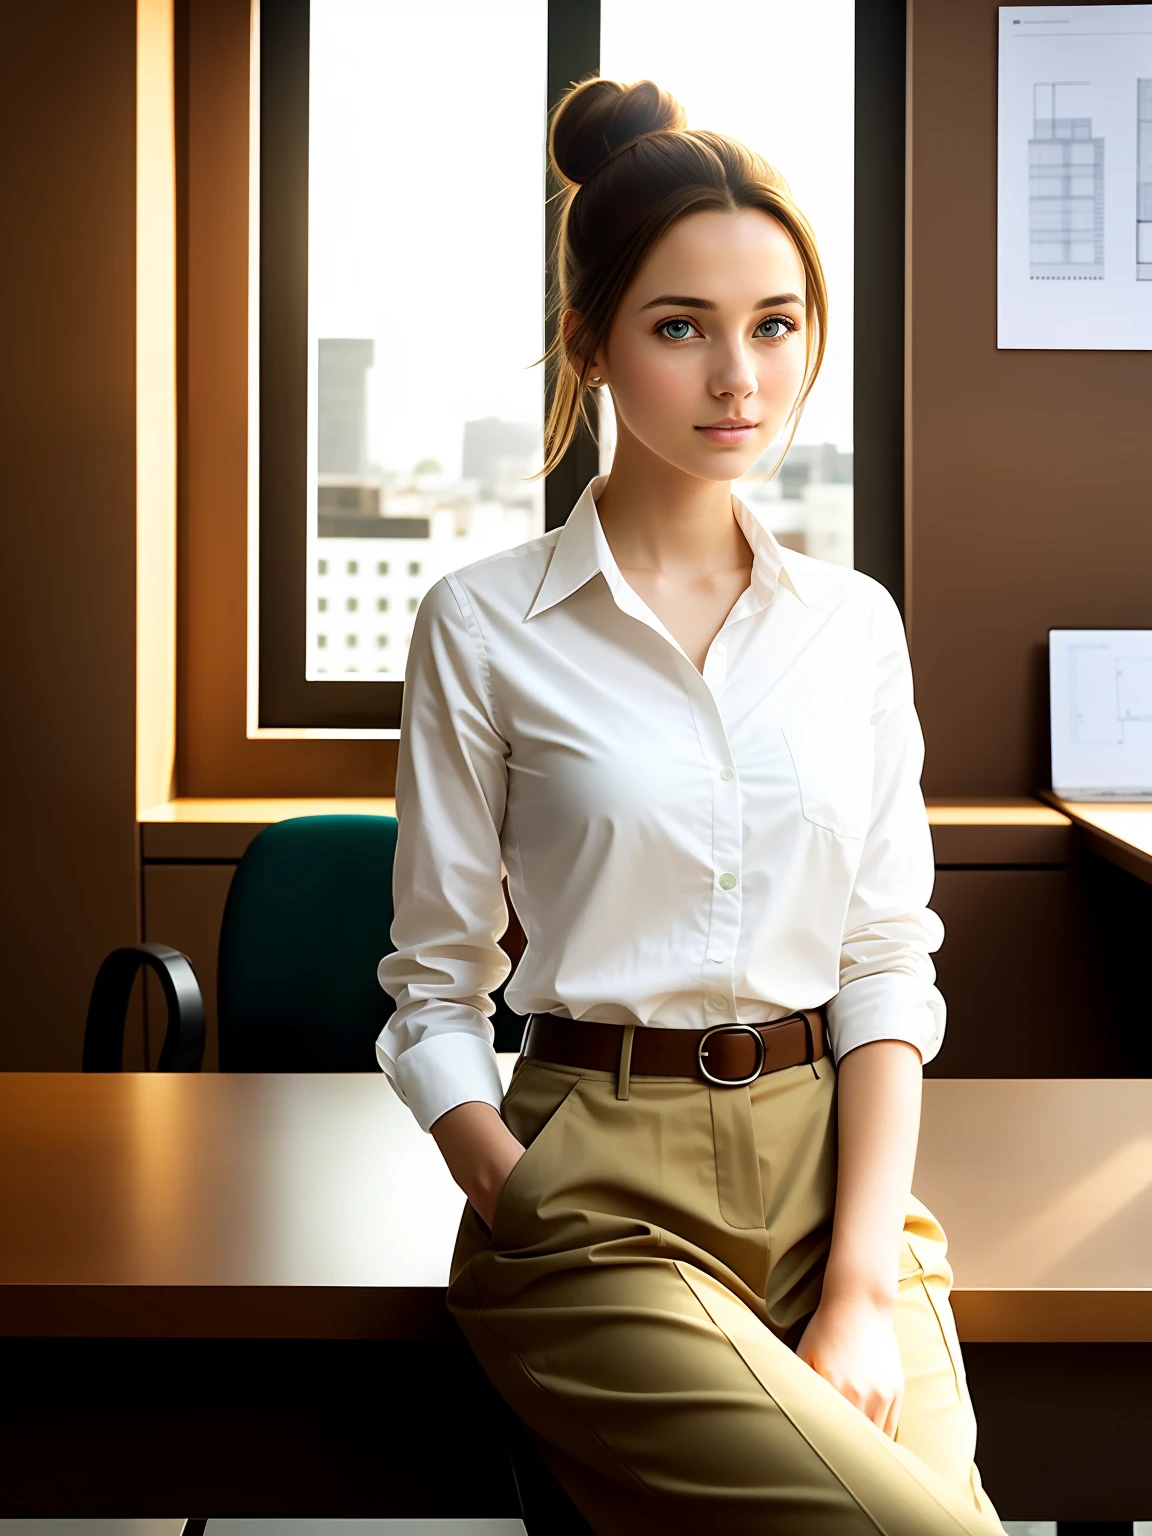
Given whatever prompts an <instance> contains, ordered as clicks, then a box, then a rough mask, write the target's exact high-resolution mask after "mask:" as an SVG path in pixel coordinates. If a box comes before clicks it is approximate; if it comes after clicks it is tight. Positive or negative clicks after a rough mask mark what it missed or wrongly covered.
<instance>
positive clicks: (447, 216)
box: [309, 0, 853, 474]
mask: <svg viewBox="0 0 1152 1536" xmlns="http://www.w3.org/2000/svg"><path fill="white" fill-rule="evenodd" d="M311 14H312V37H311V92H312V96H311V122H310V128H311V146H310V160H311V164H310V175H309V204H310V208H309V218H310V247H309V250H310V332H311V336H312V338H313V345H312V356H313V358H314V357H315V338H317V337H320V336H359V337H372V338H374V339H375V341H376V366H375V368H374V370H373V372H372V374H371V376H370V395H369V412H370V421H369V454H370V457H372V458H374V459H375V460H377V461H378V462H379V463H381V464H383V465H384V466H385V467H387V468H396V469H408V468H411V466H412V465H413V464H414V463H415V462H416V461H417V460H418V459H420V458H422V457H424V456H426V455H431V456H433V457H435V458H437V459H439V460H440V461H441V463H442V464H443V465H444V468H445V470H446V471H447V472H448V473H449V474H458V473H459V469H460V448H461V437H462V423H463V422H464V421H465V420H470V419H473V418H476V417H480V416H490V415H491V416H500V417H503V418H504V419H505V420H510V421H532V420H539V419H540V417H541V414H542V409H543V407H542V393H543V377H542V376H543V369H542V368H540V367H533V366H532V364H533V363H534V362H535V361H536V359H537V358H538V357H539V356H540V354H541V352H542V351H543V346H544V340H543V332H542V316H541V308H542V295H541V286H542V283H541V267H542V263H543V241H544V221H543V196H542V188H543V166H544V125H545V112H546V103H545V94H544V93H545V51H546V20H547V5H546V0H424V3H423V4H422V5H420V6H416V5H414V4H412V3H411V0H312V7H311ZM703 18H708V19H707V20H705V19H703ZM852 18H853V4H852V3H851V0H726V3H725V5H724V7H723V8H722V10H721V9H720V8H716V9H714V10H712V11H708V10H706V9H704V8H702V7H701V5H700V3H699V0H602V52H601V71H602V73H603V74H605V75H607V76H612V77H614V78H616V79H620V80H625V81H628V80H635V79H640V78H643V77H645V76H646V77H648V78H651V79H653V80H655V81H656V82H657V83H658V84H659V85H661V86H662V87H663V88H664V89H666V90H669V91H671V92H672V93H673V95H675V96H677V97H678V98H679V100H680V101H681V102H682V103H683V105H684V108H685V110H686V112H687V115H688V125H689V127H698V128H711V129H716V130H718V131H720V132H724V133H731V134H733V135H734V136H735V137H737V138H740V139H742V140H743V141H744V142H745V143H746V144H748V145H749V146H750V147H751V148H752V149H755V150H757V151H758V152H759V153H761V154H763V155H765V156H766V158H768V159H769V160H771V161H772V162H773V163H774V164H775V165H776V166H777V168H778V169H779V170H780V171H782V172H783V174H784V176H785V177H786V178H787V180H788V181H789V183H790V184H791V187H792V191H793V193H794V195H795V197H796V199H797V201H798V202H799V204H800V206H801V207H802V208H803V209H804V211H805V213H806V214H807V215H808V217H809V219H810V220H811V221H812V223H813V225H814V227H815V229H816V234H817V238H818V240H819V242H820V248H821V253H822V256H823V258H824V261H825V265H826V269H827V274H828V281H829V286H830V289H831V299H832V324H831V334H830V338H829V348H828V354H827V359H826V362H825V365H824V371H823V374H822V376H821V379H820V381H819V383H818V384H817V387H816V390H815V391H814V392H813V394H812V397H811V399H810V401H809V403H808V406H807V408H806V411H805V417H804V421H803V423H802V424H801V429H800V432H799V434H798V438H797V440H798V441H800V442H821V441H831V442H835V443H837V444H838V445H839V446H840V447H841V448H844V449H849V448H851V445H852V391H851V370H852V357H851V334H852V315H851V304H852V163H853V140H852V118H853V30H852V29H853V19H852Z"/></svg>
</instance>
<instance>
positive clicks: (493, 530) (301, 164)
mask: <svg viewBox="0 0 1152 1536" xmlns="http://www.w3.org/2000/svg"><path fill="white" fill-rule="evenodd" d="M856 4H859V0H856ZM861 16H862V18H863V20H864V24H863V25H862V26H861V27H860V28H859V29H857V27H856V15H855V5H854V3H853V0H735V9H731V8H730V10H729V11H728V12H726V13H725V25H724V27H723V28H714V29H711V30H709V29H707V28H705V29H703V30H701V29H700V27H699V25H698V20H699V10H698V7H697V6H695V5H694V4H691V3H690V0H429V3H428V4H427V5H425V6H423V7H420V8H416V7H412V6H410V5H408V4H406V3H403V0H374V3H372V4H366V3H364V0H278V4H277V5H276V6H272V5H264V6H263V7H262V9H261V13H260V38H261V65H260V68H261V76H260V95H259V100H260V137H259V145H260V159H259V177H258V181H259V207H260V240H259V243H258V251H259V272H258V281H259V336H260V349H259V379H260V395H259V434H258V444H259V447H258V463H259V501H260V509H261V515H260V522H259V527H260V541H261V543H260V550H261V583H260V623H259V657H260V678H259V725H260V726H261V727H265V726H266V727H273V728H279V729H282V728H296V727H299V728H302V729H309V728H320V729H322V730H324V731H326V732H329V733H330V732H333V731H335V732H337V733H341V734H358V733H362V732H367V733H369V734H381V733H383V734H391V735H394V734H395V733H396V728H397V726H398V723H399V715H400V699H401V691H402V686H403V684H402V679H403V674H404V664H405V661H406V657H407V648H408V643H409V636H408V634H407V633H396V634H394V635H393V636H392V643H391V645H388V646H386V645H385V642H386V640H387V637H386V636H377V637H376V648H377V650H383V649H385V648H387V650H388V656H387V660H386V661H385V660H384V658H380V662H381V664H380V665H379V666H377V667H375V669H374V670H373V671H372V672H371V675H365V673H364V672H363V671H359V670H358V668H357V665H356V663H357V661H358V659H359V658H358V657H357V656H356V655H355V654H354V653H355V650H356V645H355V641H354V638H353V637H351V636H349V638H348V640H347V641H346V643H345V644H344V645H342V646H340V645H338V646H337V647H336V654H335V655H333V654H332V648H331V647H328V646H326V644H325V643H323V642H322V640H321V637H320V636H319V634H316V633H315V632H314V631H313V630H312V629H311V627H310V626H308V625H306V623H305V615H306V614H307V613H308V612H309V611H320V612H323V611H325V609H324V607H322V606H321V604H322V603H326V602H327V598H328V597H329V596H331V597H332V599H333V602H334V603H336V604H339V603H340V602H341V601H343V605H344V608H345V611H346V612H348V613H355V612H357V611H358V609H359V606H360V598H361V597H362V598H363V600H364V603H365V604H366V605H368V606H370V607H371V606H372V605H373V604H374V611H375V612H376V613H378V614H383V613H388V612H390V611H396V607H397V606H398V605H402V608H401V611H403V612H405V613H406V614H407V615H408V616H409V622H410V621H411V615H412V614H414V613H415V612H416V610H417V609H418V607H419V603H420V600H421V598H422V596H423V594H424V593H425V592H426V591H427V590H428V588H429V587H430V586H432V585H433V584H434V583H435V582H436V581H437V580H439V578H440V577H441V576H442V575H443V574H444V573H445V572H446V571H449V570H452V569H455V568H456V567H458V566H460V565H463V564H466V563H468V562H470V561H472V560H475V559H477V558H481V557H482V556H484V555H485V554H488V553H494V552H496V551H497V550H499V549H502V548H507V547H509V546H510V545H513V544H517V543H520V542H523V541H524V540H526V539H529V538H532V537H535V536H537V535H538V534H539V533H541V532H543V531H544V529H545V528H546V527H548V528H550V527H556V526H558V525H559V524H560V523H561V522H562V521H563V520H564V518H565V517H566V516H567V513H568V511H569V509H570V507H571V505H572V502H573V501H574V500H575V498H576V496H577V495H578V494H579V493H580V491H581V490H582V489H583V488H584V486H585V484H586V483H587V480H588V479H589V478H590V476H591V475H593V474H595V473H596V472H597V470H598V469H599V470H601V471H604V470H606V469H607V468H608V467H609V466H610V463H611V454H612V445H613V437H614V433H613V423H612V420H611V408H610V403H609V402H608V396H607V395H606V394H605V393H602V394H600V395H599V396H598V398H599V399H600V401H601V402H602V406H604V407H605V409H604V415H603V418H602V422H601V432H600V437H601V442H600V445H599V449H597V447H596V445H595V444H594V443H592V442H591V441H590V440H589V439H588V438H587V436H586V435H584V434H581V436H580V438H578V440H577V442H576V443H575V444H574V445H573V447H572V448H571V449H570V451H569V454H568V455H567V457H566V459H565V463H564V464H563V465H561V466H560V467H559V468H558V469H557V470H556V471H555V472H554V473H553V475H551V476H550V477H549V480H548V482H547V483H546V484H545V483H543V482H541V481H539V480H537V481H533V482H529V481H527V480H526V478H525V477H526V476H527V475H528V474H530V473H532V472H534V471H535V470H537V469H538V468H539V465H540V462H541V453H542V446H543V444H542V435H543V434H542V424H543V415H544V396H545V387H546V385H547V382H548V381H547V380H546V379H545V378H544V377H543V373H544V370H543V368H542V367H533V366H532V365H533V364H534V363H536V361H537V359H538V358H540V357H541V355H542V353H543V351H544V349H545V345H546V340H547V336H546V326H545V311H544V295H545V282H546V273H545V264H544V252H545V249H546V248H547V247H548V246H549V245H550V241H551V238H552V237H553V235H554V220H555V212H554V207H553V204H552V203H549V202H548V199H547V196H546V194H549V193H554V192H555V190H556V189H555V187H552V186H546V184H545V176H544V171H545V133H546V125H547V111H548V107H549V104H550V103H551V102H553V101H555V99H556V98H557V96H558V95H559V94H560V93H561V91H563V90H564V89H565V88H566V87H567V85H568V84H569V82H570V81H572V80H574V79H580V78H582V77H583V76H585V75H587V74H588V73H590V72H592V71H594V70H596V69H600V70H602V71H603V72H604V73H605V74H607V75H611V76H614V77H616V78H620V79H636V78H640V77H642V76H650V77H652V78H654V79H656V80H658V81H660V82H661V83H662V84H664V85H666V86H667V88H668V89H669V90H671V91H672V92H673V93H674V94H676V95H677V96H678V97H679V99H680V100H681V101H682V102H683V104H684V106H685V108H686V111H687V114H688V120H689V124H690V126H701V127H709V128H716V129H719V130H721V131H724V132H729V133H732V134H734V135H735V136H737V137H738V138H742V139H744V140H745V141H746V142H747V143H749V144H750V145H751V146H752V147H753V148H755V149H757V150H759V151H760V152H762V153H763V154H764V155H765V156H766V157H767V158H768V159H769V160H771V161H772V162H773V163H775V164H776V165H778V166H779V168H780V169H781V170H782V171H783V172H784V174H785V175H787V176H788V178H789V180H790V182H791V184H792V188H793V191H794V193H795V195H796V198H797V201H798V202H799V204H800V206H801V207H802V208H803V209H804V210H805V212H806V213H807V214H808V215H809V216H810V218H811V219H812V222H813V224H814V226H815V229H816V233H817V237H818V239H819V242H820V246H821V252H822V255H823V257H824V260H825V264H826V268H827V272H828V277H829V283H830V287H831V292H832V316H831V326H830V335H829V341H828V350H827V354H826V358H825V364H824V369H823V371H822V375H821V378H820V380H819V382H818V384H817V386H816V389H815V390H814V391H813V394H812V396H811V398H810V400H809V402H808V404H807V407H806V409H805V413H804V417H803V419H802V422H801V425H800V430H799V432H798V433H797V437H796V441H795V443H794V445H793V447H792V449H791V451H790V452H789V454H788V456H787V459H786V461H785V462H784V464H783V465H782V466H781V469H780V472H779V474H778V475H777V476H776V477H775V478H774V479H771V480H769V479H767V477H766V473H765V472H766V471H768V470H769V469H770V467H771V461H772V460H774V459H775V457H776V455H775V454H770V455H769V456H766V458H767V459H768V460H769V462H762V463H761V464H760V465H758V466H756V467H755V470H754V472H753V473H751V474H749V475H748V476H746V477H745V479H744V480H743V481H742V482H740V483H739V484H738V485H737V487H736V489H737V491H738V493H739V494H740V495H742V496H743V497H744V499H745V500H748V501H750V502H752V503H754V504H756V505H758V506H760V507H762V508H763V510H764V511H765V513H766V514H767V517H768V521H769V522H770V525H771V526H772V527H773V528H774V530H775V531H776V532H777V535H778V537H779V538H780V539H781V541H782V542H784V543H785V544H789V545H791V546H792V547H795V548H799V549H805V550H807V551H808V552H809V553H811V554H813V555H817V556H820V557H822V558H824V559H829V560H833V561H839V562H841V563H845V564H851V563H853V561H854V560H855V563H857V564H858V565H860V566H861V568H862V569H866V570H869V571H870V573H871V574H873V575H876V576H878V577H879V578H880V579H881V580H884V581H886V582H887V583H888V585H889V586H890V587H891V588H892V589H893V590H894V591H898V588H899V587H900V585H901V582H902V532H901V529H902V507H901V494H902V473H903V465H902V431H903V402H902V394H901V392H902V387H903V379H902V369H903V318H902V317H903V291H902V269H903V139H902V133H903V37H904V5H903V0H874V3H872V4H870V5H869V6H868V7H864V6H861ZM734 36H748V37H754V38H755V39H757V46H756V47H750V48H747V49H742V48H734V47H733V44H732V39H733V37H734ZM685 38H690V39H691V44H690V46H686V45H685V41H684V40H685ZM397 59H403V60H408V61H412V60H421V59H426V60H434V61H435V76H436V99H437V110H436V112H435V113H434V114H429V112H428V111H427V110H426V92H427V81H428V73H427V71H426V70H424V69H420V68H408V67H405V68H398V67H396V63H395V61H396V60H397ZM383 79H386V80H387V82H388V89H387V90H382V89H380V81H381V80H383ZM494 79H499V80H500V81H501V82H502V86H501V89H500V90H499V91H494V90H493V89H492V88H491V82H492V81H493V80H494ZM414 122H419V123H420V124H421V131H420V136H419V144H418V152H417V146H416V144H415V141H414V138H413V134H412V131H411V125H412V124H413V123H414ZM464 142H474V143H476V144H477V151H478V157H479V159H480V160H481V161H482V163H483V165H484V168H485V170H484V176H483V177H471V176H469V175H467V174H462V175H460V176H455V177H452V178H450V180H449V181H448V182H445V181H444V179H443V178H439V177H437V176H433V175H430V174H429V173H428V166H429V165H430V164H435V165H447V164H453V163H456V159H457V158H458V148H459V145H460V144H461V143H464ZM437 146H442V147H441V148H438V147H437ZM847 146H854V152H846V147H847ZM366 188H371V195H367V194H366V192H365V189H366ZM302 190H306V193H307V196H306V197H304V196H302V195H301V192H302ZM462 273H467V275H468V279H469V284H470V285H471V286H472V287H474V288H475V290H476V291H478V292H482V293H483V296H484V303H483V305H482V306H481V308H480V310H479V311H477V309H476V307H475V306H473V305H472V304H470V303H469V302H468V292H469V291H471V287H470V288H469V289H468V290H466V291H465V292H464V293H463V295H462V297H461V295H460V278H461V274H462ZM856 288H859V289H860V291H861V293H866V294H867V298H868V302H867V304H866V305H862V306H859V307H858V310H857V312H854V305H853V293H854V290H855V289H856ZM446 296H451V298H450V300H449V299H448V298H446ZM491 316H498V317H499V324H498V325H496V326H492V325H487V318H488V317H491ZM473 323H480V324H481V326H482V328H483V327H485V326H486V328H483V329H482V337H483V340H482V344H478V345H474V346H473V345H469V344H467V343H466V342H465V343H463V344H462V342H461V339H460V338H461V333H460V329H459V328H460V327H463V328H464V329H465V331H466V330H467V327H468V326H469V325H471V324H473ZM855 358H858V359H860V360H861V362H860V366H861V368H862V369H863V370H864V377H865V379H866V381H867V388H866V389H865V390H864V391H861V390H859V389H856V390H854V388H853V373H854V367H855V366H856V363H855V362H854V359H855ZM429 400H434V401H435V404H436V409H435V410H434V411H431V412H430V411H429V410H428V409H427V408H426V402H428V401H429ZM854 424H855V437H856V438H858V440H859V452H857V451H856V446H855V444H854ZM286 444H291V445H296V444H298V445H299V452H295V451H293V452H289V451H288V450H286V448H285V445H286ZM382 550H386V551H387V554H385V553H383V552H382ZM330 569H331V570H333V571H335V572H339V573H340V575H339V576H337V577H329V581H328V583H326V585H325V588H324V595H321V594H320V593H319V592H318V590H317V587H318V583H319V580H320V578H322V577H327V576H328V572H329V570H330ZM353 579H355V591H354V592H353V591H350V590H349V589H348V585H347V584H348V583H350V582H352V581H353ZM342 589H343V590H342ZM393 600H395V601H393ZM312 601H316V602H317V609H316V610H310V604H311V602H312ZM363 643H364V644H366V645H367V644H371V639H370V638H369V637H365V638H364V640H363ZM322 650H323V651H326V655H325V657H324V662H323V666H322V665H321V661H320V655H319V653H320V652H321V651H322ZM321 672H323V674H324V675H323V678H321V676H320V674H321ZM342 674H346V675H347V677H348V680H347V681H341V676H342ZM353 675H355V681H352V677H353Z"/></svg>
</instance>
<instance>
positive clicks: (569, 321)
mask: <svg viewBox="0 0 1152 1536" xmlns="http://www.w3.org/2000/svg"><path fill="white" fill-rule="evenodd" d="M579 324H580V313H579V311H578V310H575V309H566V310H565V311H564V313H563V315H562V316H561V318H560V330H561V334H562V335H563V337H564V350H565V352H566V353H567V354H568V361H569V362H570V363H571V364H572V366H573V368H575V370H576V372H577V373H579V372H580V366H581V359H580V354H579V353H578V352H575V351H573V349H572V346H571V341H572V337H573V336H574V335H575V333H576V330H577V327H578V326H579ZM588 372H589V374H598V373H600V368H599V366H598V365H597V363H596V360H595V358H593V360H592V366H591V367H590V368H589V370H588ZM599 382H600V380H599V379H597V383H599Z"/></svg>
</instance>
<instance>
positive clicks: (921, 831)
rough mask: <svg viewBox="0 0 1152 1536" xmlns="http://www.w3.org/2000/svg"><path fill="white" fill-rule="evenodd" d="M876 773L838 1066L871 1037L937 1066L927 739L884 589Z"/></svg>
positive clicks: (838, 1031)
mask: <svg viewBox="0 0 1152 1536" xmlns="http://www.w3.org/2000/svg"><path fill="white" fill-rule="evenodd" d="M872 633H873V640H874V644H875V647H876V650H875V655H876V670H875V678H876V687H875V695H874V704H873V712H872V726H873V731H874V733H875V776H874V779H873V790H872V806H871V817H870V824H869V829H868V834H867V837H866V838H865V842H864V847H863V851H862V854H861V859H860V866H859V870H858V872H857V876H856V881H855V885H854V888H853V892H852V897H851V901H850V903H849V907H848V915H847V920H846V923H845V931H844V939H843V944H842V947H841V956H840V990H839V992H838V993H837V995H836V996H835V997H834V998H833V999H832V1001H831V1002H830V1003H829V1005H828V1028H829V1034H830V1036H831V1042H832V1049H833V1054H834V1056H835V1058H836V1060H837V1061H839V1060H840V1058H841V1057H843V1056H845V1055H847V1053H848V1052H849V1051H851V1050H854V1049H855V1047H856V1046H858V1045H865V1044H867V1042H868V1041H870V1040H906V1041H908V1042H909V1043H910V1044H912V1045H914V1046H916V1048H917V1049H918V1050H919V1052H920V1055H921V1058H922V1059H923V1060H924V1061H925V1062H927V1061H930V1060H931V1059H932V1057H933V1056H935V1055H936V1053H937V1052H938V1051H939V1049H940V1045H941V1042H942V1040H943V1038H944V1022H945V1006H944V999H943V998H942V997H941V995H940V993H939V991H938V990H937V988H936V986H935V981H936V968H935V966H934V965H933V963H932V960H931V955H932V954H933V953H934V952H935V951H936V950H938V949H939V948H940V945H941V943H942V942H943V939H944V925H943V923H942V922H941V921H940V919H939V917H937V915H936V913H935V912H933V911H931V910H930V908H929V906H928V902H929V901H930V899H931V896H932V886H933V883H934V880H935V874H936V871H935V863H934V859H933V852H932V835H931V831H930V828H929V826H928V815H927V812H926V810H925V808H924V798H923V794H922V792H921V789H920V774H921V771H922V769H923V766H924V737H923V735H922V733H921V730H920V722H919V720H918V719H917V716H916V709H915V705H914V702H913V694H912V667H911V663H910V661H909V657H908V643H907V639H906V637H905V634H904V626H903V623H902V621H901V618H900V613H899V610H898V609H897V607H896V604H895V603H894V602H893V601H892V598H891V597H890V596H889V594H888V593H887V592H886V591H885V590H884V589H883V588H882V587H880V586H879V584H875V586H874V609H873V629H872Z"/></svg>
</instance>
